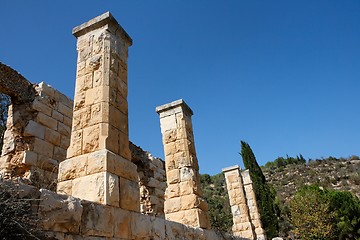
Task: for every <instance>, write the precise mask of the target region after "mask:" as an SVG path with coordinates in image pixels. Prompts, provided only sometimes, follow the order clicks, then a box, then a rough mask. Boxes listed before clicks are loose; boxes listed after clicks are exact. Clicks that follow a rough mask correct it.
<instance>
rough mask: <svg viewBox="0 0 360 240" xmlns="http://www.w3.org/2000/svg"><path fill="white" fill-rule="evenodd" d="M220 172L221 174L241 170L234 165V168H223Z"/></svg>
mask: <svg viewBox="0 0 360 240" xmlns="http://www.w3.org/2000/svg"><path fill="white" fill-rule="evenodd" d="M221 170H222V172H230V171H232V170H241V168H240V166H239V165H234V166H231V167H226V168H223V169H221Z"/></svg>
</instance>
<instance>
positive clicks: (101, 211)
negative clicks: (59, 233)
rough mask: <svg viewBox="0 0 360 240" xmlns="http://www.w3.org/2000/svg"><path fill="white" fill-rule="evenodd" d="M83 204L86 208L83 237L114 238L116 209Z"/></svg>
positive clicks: (83, 202) (84, 211) (82, 228)
mask: <svg viewBox="0 0 360 240" xmlns="http://www.w3.org/2000/svg"><path fill="white" fill-rule="evenodd" d="M81 203H82V206H83V208H84V210H83V214H82V218H81V234H82V235H83V236H101V237H113V236H114V220H115V216H114V211H115V208H113V207H110V206H104V205H99V204H95V203H91V202H86V201H82V202H81ZM117 213H119V212H117Z"/></svg>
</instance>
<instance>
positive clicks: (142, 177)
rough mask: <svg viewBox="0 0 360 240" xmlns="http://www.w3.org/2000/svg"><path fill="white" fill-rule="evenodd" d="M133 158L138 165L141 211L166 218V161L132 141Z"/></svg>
mask: <svg viewBox="0 0 360 240" xmlns="http://www.w3.org/2000/svg"><path fill="white" fill-rule="evenodd" d="M130 151H131V160H132V162H133V163H135V164H136V166H137V171H138V173H139V187H140V212H141V213H143V214H147V215H153V216H158V217H162V218H164V195H165V189H166V182H165V179H166V174H165V163H164V161H162V160H161V159H160V158H155V157H153V156H152V155H151V154H150V153H149V152H146V151H144V150H143V149H142V148H140V147H138V146H136V145H135V144H133V143H132V142H130Z"/></svg>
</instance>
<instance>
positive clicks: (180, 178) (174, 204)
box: [156, 99, 210, 228]
mask: <svg viewBox="0 0 360 240" xmlns="http://www.w3.org/2000/svg"><path fill="white" fill-rule="evenodd" d="M156 111H157V113H158V114H159V116H160V126H161V133H162V139H163V144H164V152H165V168H166V178H167V185H168V186H167V189H166V196H165V206H164V210H165V218H166V219H168V220H172V221H175V222H180V223H183V224H185V225H189V226H193V227H201V228H209V227H210V223H209V217H208V206H207V203H206V201H205V200H204V199H203V198H202V193H201V190H200V175H199V165H198V161H197V157H196V151H195V143H194V135H193V129H192V122H191V116H192V115H193V112H192V110H191V109H190V108H189V106H188V105H187V104H186V103H185V102H184V101H183V100H182V99H180V100H177V101H174V102H172V103H169V104H165V105H162V106H159V107H157V108H156Z"/></svg>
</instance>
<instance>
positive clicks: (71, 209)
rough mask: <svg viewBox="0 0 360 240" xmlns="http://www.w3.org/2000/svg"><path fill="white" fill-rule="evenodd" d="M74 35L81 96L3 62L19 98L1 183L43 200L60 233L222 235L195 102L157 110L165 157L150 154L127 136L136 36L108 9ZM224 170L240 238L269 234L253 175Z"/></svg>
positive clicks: (37, 208)
mask: <svg viewBox="0 0 360 240" xmlns="http://www.w3.org/2000/svg"><path fill="white" fill-rule="evenodd" d="M73 34H74V36H75V37H76V38H77V51H78V60H77V71H76V89H75V96H74V101H72V100H70V99H69V98H68V97H66V96H65V95H63V94H62V93H60V92H59V91H57V90H56V89H54V88H52V87H51V86H49V85H47V84H46V83H43V82H42V83H40V84H31V83H30V82H29V81H28V80H26V79H25V78H24V77H23V76H21V75H20V74H19V73H17V72H16V71H15V70H13V69H11V68H10V67H8V66H6V65H4V64H2V63H0V91H1V92H3V93H5V94H7V95H9V96H10V97H11V102H12V104H11V106H10V108H9V116H8V121H7V130H6V132H5V137H4V146H3V149H2V155H1V158H0V181H4V180H6V179H8V180H13V181H17V182H20V184H21V186H23V189H25V190H26V191H25V193H24V194H29V196H30V197H37V198H39V201H35V202H34V203H33V205H34V206H33V211H34V212H36V213H37V215H38V216H39V218H40V224H39V228H40V229H41V230H43V231H44V233H45V234H46V235H47V236H48V237H51V238H53V239H58V240H64V239H66V240H72V239H76V240H78V239H92V240H95V239H113V240H120V239H168V240H170V239H214V240H217V239H223V237H222V236H221V235H218V234H217V233H216V232H215V231H213V230H211V226H210V221H209V216H208V205H207V203H206V201H205V200H204V199H203V197H202V193H201V189H200V175H199V165H198V160H197V157H196V151H195V143H194V136H193V129H192V122H191V116H192V115H193V112H192V110H191V109H190V107H189V106H188V105H187V104H186V103H185V102H184V101H183V100H177V101H174V102H172V103H169V104H165V105H163V106H159V107H157V108H156V111H157V113H158V114H159V117H160V126H161V132H162V138H163V144H164V152H165V162H163V161H162V160H161V159H158V158H155V157H153V156H152V155H151V154H150V153H149V152H145V151H143V150H142V149H141V148H140V147H138V146H136V145H135V144H133V143H131V142H130V141H129V133H128V103H127V94H128V79H127V59H128V48H129V47H130V46H131V45H132V40H131V38H130V37H129V35H128V34H127V33H126V32H125V30H124V29H123V28H122V27H121V26H120V25H119V24H118V23H117V21H116V20H115V19H114V17H113V16H112V15H111V14H110V13H109V12H107V13H104V14H102V15H101V16H98V17H96V18H94V19H92V20H90V21H88V22H86V23H84V24H82V25H80V26H78V27H75V28H74V29H73ZM224 173H225V177H226V182H227V187H228V191H229V197H230V204H231V208H232V212H233V216H234V226H233V233H234V236H237V237H235V238H236V239H265V234H264V231H263V229H262V227H261V222H260V216H259V213H258V211H257V207H256V199H255V195H254V192H253V189H252V183H251V179H250V177H249V174H247V172H246V171H245V172H242V173H240V170H239V168H238V167H235V168H228V169H225V170H224ZM29 189H30V190H29ZM55 191H56V192H55ZM235 238H233V239H235Z"/></svg>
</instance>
